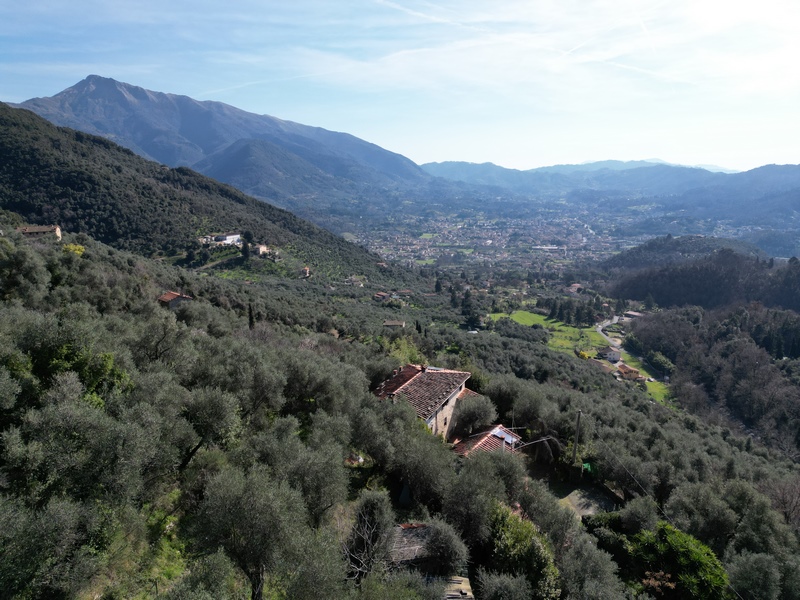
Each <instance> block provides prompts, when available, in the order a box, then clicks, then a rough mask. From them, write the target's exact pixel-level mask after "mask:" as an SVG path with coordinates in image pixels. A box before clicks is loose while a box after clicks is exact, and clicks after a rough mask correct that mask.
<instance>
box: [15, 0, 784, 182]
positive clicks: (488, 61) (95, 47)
mask: <svg viewBox="0 0 800 600" xmlns="http://www.w3.org/2000/svg"><path fill="white" fill-rule="evenodd" d="M798 32H800V2H799V1H798V0H758V1H757V2H756V1H754V0H669V1H661V0H519V1H518V0H491V1H487V0H458V1H456V0H443V1H434V0H431V1H423V0H339V1H338V2H332V1H331V0H280V1H277V0H230V1H229V2H224V3H223V2H221V1H211V0H193V1H192V2H188V1H184V0H160V1H158V2H156V1H154V0H135V1H134V0H113V2H110V1H109V0H102V1H99V0H98V1H96V0H70V1H69V2H66V1H62V0H27V1H25V2H10V1H5V2H0V100H2V101H5V102H21V101H23V100H27V99H29V98H33V97H40V96H52V95H55V94H56V93H58V92H60V91H62V90H63V89H66V88H68V87H70V86H72V85H74V84H76V83H78V82H79V81H80V80H82V79H84V78H85V77H87V76H88V75H90V74H95V75H102V76H105V77H112V78H114V79H116V80H118V81H123V82H126V83H129V84H133V85H137V86H141V87H144V88H147V89H149V90H154V91H159V92H169V93H174V94H182V95H187V96H191V97H192V98H195V99H197V100H216V101H220V102H225V103H227V104H231V105H233V106H236V107H238V108H241V109H244V110H247V111H250V112H255V113H259V114H269V115H272V116H275V117H279V118H281V119H286V120H291V121H297V122H299V123H303V124H306V125H314V126H319V127H324V128H326V129H330V130H334V131H344V132H347V133H351V134H353V135H355V136H358V137H360V138H362V139H365V140H367V141H370V142H373V143H375V144H377V145H379V146H382V147H383V148H386V149H388V150H392V151H394V152H398V153H400V154H403V155H405V156H407V157H408V158H410V159H411V160H413V161H415V162H417V163H419V164H422V163H426V162H440V161H448V160H459V161H468V162H475V163H482V162H492V163H495V164H498V165H501V166H504V167H509V168H516V169H530V168H535V167H539V166H545V165H553V164H565V163H582V162H587V161H594V160H606V159H617V160H640V159H652V158H658V159H661V160H665V161H668V162H672V163H678V164H685V165H718V166H722V167H725V168H729V169H737V170H746V169H750V168H754V167H757V166H761V165H764V164H798V163H800V33H798Z"/></svg>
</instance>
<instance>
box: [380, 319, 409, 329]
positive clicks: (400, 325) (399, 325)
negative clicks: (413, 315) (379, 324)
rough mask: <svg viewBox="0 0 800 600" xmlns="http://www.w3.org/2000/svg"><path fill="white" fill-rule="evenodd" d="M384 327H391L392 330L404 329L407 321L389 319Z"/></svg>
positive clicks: (384, 323)
mask: <svg viewBox="0 0 800 600" xmlns="http://www.w3.org/2000/svg"><path fill="white" fill-rule="evenodd" d="M383 326H384V327H390V328H392V329H403V328H404V327H405V326H406V322H405V321H392V320H388V319H387V320H386V321H384V322H383Z"/></svg>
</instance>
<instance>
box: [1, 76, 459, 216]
mask: <svg viewBox="0 0 800 600" xmlns="http://www.w3.org/2000/svg"><path fill="white" fill-rule="evenodd" d="M16 106H19V107H22V108H26V109H28V110H32V111H33V112H35V113H37V114H39V115H40V116H42V117H44V118H46V119H47V120H49V121H50V122H52V123H54V124H56V125H60V126H65V127H70V128H73V129H77V130H79V131H83V132H86V133H90V134H94V135H99V136H102V137H105V138H107V139H110V140H112V141H114V142H116V143H118V144H120V145H122V146H125V147H126V148H129V149H130V150H132V151H133V152H135V153H137V154H139V155H141V156H144V157H146V158H150V159H152V160H156V161H158V162H161V163H162V164H165V165H167V166H170V167H180V166H188V167H191V168H193V169H194V170H196V171H199V172H201V173H204V174H206V175H209V176H211V177H214V178H215V179H217V180H219V181H222V182H225V183H229V184H231V185H233V186H235V187H237V188H238V189H240V190H242V191H244V192H245V193H247V194H250V195H253V196H256V197H258V198H260V199H264V200H267V201H268V202H270V203H272V204H275V205H276V206H280V207H282V208H286V209H289V210H291V211H292V212H294V213H295V214H298V215H300V216H302V217H303V218H306V219H309V220H312V221H314V222H316V223H317V224H320V225H322V226H324V227H326V228H327V229H330V230H334V231H337V232H343V231H349V230H352V229H353V228H354V227H355V226H356V225H357V224H358V221H359V219H361V218H363V217H364V215H370V214H371V212H372V211H371V209H372V208H373V207H375V208H377V210H378V212H392V211H393V210H395V209H396V205H397V203H396V201H395V198H396V196H397V194H398V193H402V194H408V193H410V194H411V195H415V194H416V190H417V189H418V188H420V187H423V188H424V187H425V186H427V185H429V184H430V183H431V180H432V178H431V177H430V176H429V175H428V174H426V173H425V172H424V171H423V170H422V169H420V168H419V167H418V166H417V165H416V164H414V163H413V162H412V161H410V160H408V159H407V158H405V157H403V156H401V155H399V154H396V153H393V152H390V151H387V150H384V149H383V148H380V147H379V146H376V145H375V144H371V143H369V142H366V141H364V140H361V139H359V138H356V137H354V136H352V135H349V134H346V133H338V132H333V131H328V130H325V129H322V128H319V127H311V126H307V125H302V124H299V123H293V122H290V121H284V120H281V119H277V118H275V117H271V116H268V115H256V114H253V113H248V112H246V111H243V110H240V109H237V108H234V107H232V106H228V105H225V104H222V103H219V102H210V101H206V102H200V101H197V100H193V99H192V98H189V97H187V96H179V95H174V94H166V93H162V92H154V91H150V90H145V89H143V88H140V87H137V86H133V85H129V84H126V83H122V82H118V81H115V80H113V79H108V78H104V77H99V76H96V75H92V76H89V77H87V78H86V79H85V80H83V81H81V82H79V83H78V84H76V85H74V86H72V87H70V88H68V89H66V90H64V91H62V92H61V93H59V94H56V95H55V96H52V97H49V98H34V99H31V100H28V101H26V102H23V103H22V104H19V105H16ZM440 187H441V186H440ZM456 187H457V186H456ZM450 195H452V194H450Z"/></svg>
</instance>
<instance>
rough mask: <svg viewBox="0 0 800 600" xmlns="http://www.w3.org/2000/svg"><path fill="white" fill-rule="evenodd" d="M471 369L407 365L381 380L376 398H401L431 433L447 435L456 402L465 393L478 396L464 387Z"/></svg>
mask: <svg viewBox="0 0 800 600" xmlns="http://www.w3.org/2000/svg"><path fill="white" fill-rule="evenodd" d="M471 375H472V373H468V372H466V371H451V370H449V369H440V368H437V367H428V366H423V365H406V366H404V367H401V368H400V369H399V370H397V371H395V372H394V374H393V375H392V377H391V378H389V379H387V380H386V381H384V382H383V383H382V384H381V385H380V386H379V387H378V389H377V390H375V394H376V395H377V396H378V398H387V399H390V400H393V401H394V400H395V399H397V398H402V399H404V400H405V401H406V402H408V403H409V404H410V405H411V406H412V407H413V408H414V410H415V411H416V413H417V416H418V417H419V418H420V419H422V420H423V421H425V424H426V425H427V426H428V429H430V430H431V432H432V433H433V434H434V435H441V436H443V437H444V438H445V439H448V438H449V435H450V429H451V427H452V424H453V409H454V408H455V406H456V403H457V402H458V401H459V400H461V399H463V398H466V397H468V396H479V395H480V394H476V393H475V392H473V391H472V390H469V389H467V388H466V385H465V384H466V381H467V380H468V379H469V378H470V376H471Z"/></svg>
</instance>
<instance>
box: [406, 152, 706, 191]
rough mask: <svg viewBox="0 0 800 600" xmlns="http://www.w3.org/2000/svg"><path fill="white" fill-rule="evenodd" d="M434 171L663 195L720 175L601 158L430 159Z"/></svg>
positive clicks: (498, 182)
mask: <svg viewBox="0 0 800 600" xmlns="http://www.w3.org/2000/svg"><path fill="white" fill-rule="evenodd" d="M422 168H423V169H425V170H426V171H427V172H428V173H430V174H431V175H435V176H437V177H445V178H448V179H454V180H457V181H462V182H464V183H472V184H482V185H495V186H499V187H505V188H508V189H511V190H513V191H515V192H518V193H521V194H555V195H560V194H565V193H568V192H570V191H572V190H576V189H592V190H603V191H617V192H620V193H625V194H632V193H633V194H646V195H663V194H668V195H672V194H676V193H682V192H686V191H688V190H690V189H693V188H695V187H698V186H702V185H709V184H711V183H712V182H715V181H718V180H720V175H719V174H716V173H711V172H709V171H705V170H703V169H696V168H691V167H680V166H673V165H666V164H658V163H653V162H646V161H630V162H622V161H613V160H609V161H601V162H596V163H587V164H584V165H555V166H552V167H540V168H537V169H529V170H527V171H519V170H516V169H506V168H504V167H499V166H497V165H494V164H492V163H483V164H479V165H478V164H472V163H465V162H445V163H428V164H425V165H422Z"/></svg>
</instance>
